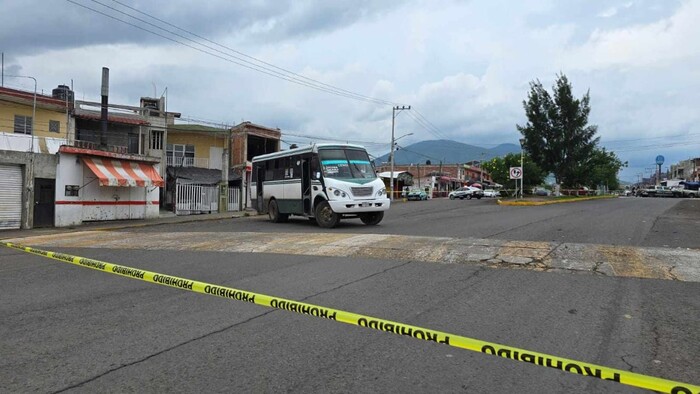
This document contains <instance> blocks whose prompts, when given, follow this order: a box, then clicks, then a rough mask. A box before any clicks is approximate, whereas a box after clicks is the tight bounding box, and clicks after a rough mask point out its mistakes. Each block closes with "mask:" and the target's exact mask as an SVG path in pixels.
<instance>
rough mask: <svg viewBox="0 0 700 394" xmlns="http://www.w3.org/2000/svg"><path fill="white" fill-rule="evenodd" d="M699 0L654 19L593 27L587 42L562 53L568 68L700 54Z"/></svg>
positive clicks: (663, 61)
mask: <svg viewBox="0 0 700 394" xmlns="http://www.w3.org/2000/svg"><path fill="white" fill-rule="evenodd" d="M698 19H700V2H698V1H686V2H684V3H683V5H682V6H681V7H679V9H678V10H677V12H676V13H675V14H674V15H673V16H671V17H669V18H664V19H661V20H659V21H656V22H654V23H650V24H646V25H638V26H629V27H624V28H618V29H613V30H601V29H596V30H595V31H594V32H593V33H592V34H591V36H590V38H589V40H588V42H586V43H585V44H584V45H582V46H580V47H576V48H573V49H572V50H569V51H566V52H564V53H562V57H561V58H562V63H564V64H566V65H567V68H570V69H581V70H600V69H605V68H611V67H615V68H623V69H624V68H635V67H665V66H669V65H672V64H674V63H676V62H679V61H683V60H685V59H687V58H691V57H698V56H700V41H698V40H696V39H695V37H700V24H698V23H697V21H698Z"/></svg>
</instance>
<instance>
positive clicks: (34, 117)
mask: <svg viewBox="0 0 700 394" xmlns="http://www.w3.org/2000/svg"><path fill="white" fill-rule="evenodd" d="M8 77H13V78H29V79H31V80H33V81H34V104H33V105H32V128H31V130H30V133H31V136H32V142H31V145H30V148H29V149H30V152H31V153H34V122H36V78H34V77H29V76H26V75H8ZM24 127H25V128H26V127H27V123H26V122H25V123H24Z"/></svg>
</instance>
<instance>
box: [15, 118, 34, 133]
mask: <svg viewBox="0 0 700 394" xmlns="http://www.w3.org/2000/svg"><path fill="white" fill-rule="evenodd" d="M15 133H19V134H31V133H32V117H31V116H22V115H15Z"/></svg>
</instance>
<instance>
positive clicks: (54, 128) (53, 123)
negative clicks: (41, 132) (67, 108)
mask: <svg viewBox="0 0 700 394" xmlns="http://www.w3.org/2000/svg"><path fill="white" fill-rule="evenodd" d="M49 131H50V132H52V133H60V132H61V122H59V121H57V120H49Z"/></svg>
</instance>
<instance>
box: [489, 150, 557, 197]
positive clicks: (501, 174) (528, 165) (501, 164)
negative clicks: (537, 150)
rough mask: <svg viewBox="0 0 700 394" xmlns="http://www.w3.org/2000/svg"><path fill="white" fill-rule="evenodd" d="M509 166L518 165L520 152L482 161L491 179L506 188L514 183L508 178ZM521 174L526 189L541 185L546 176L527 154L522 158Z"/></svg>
mask: <svg viewBox="0 0 700 394" xmlns="http://www.w3.org/2000/svg"><path fill="white" fill-rule="evenodd" d="M510 167H520V154H518V153H509V154H507V155H505V156H503V157H494V158H493V159H491V160H489V161H485V162H484V169H485V170H486V171H488V172H489V174H491V178H492V179H493V181H494V182H496V183H500V184H501V185H503V186H504V187H505V188H508V189H509V188H511V187H512V186H513V185H514V182H513V180H511V179H510ZM523 174H524V177H523V185H524V188H525V189H526V190H528V189H531V188H533V187H534V186H539V185H541V184H542V182H543V181H544V178H545V177H546V176H547V174H546V173H545V172H544V171H542V169H541V168H540V167H539V166H538V165H537V164H535V162H533V161H532V159H531V158H530V157H529V156H528V155H525V156H524V159H523Z"/></svg>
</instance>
